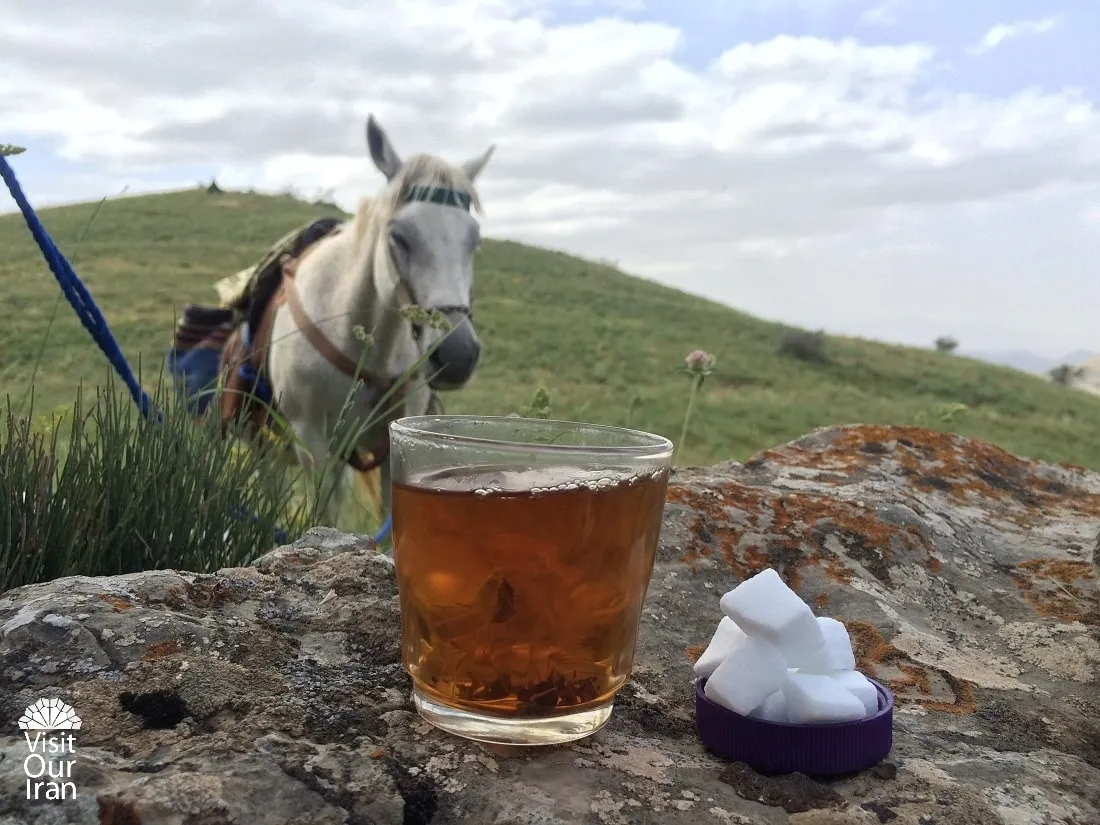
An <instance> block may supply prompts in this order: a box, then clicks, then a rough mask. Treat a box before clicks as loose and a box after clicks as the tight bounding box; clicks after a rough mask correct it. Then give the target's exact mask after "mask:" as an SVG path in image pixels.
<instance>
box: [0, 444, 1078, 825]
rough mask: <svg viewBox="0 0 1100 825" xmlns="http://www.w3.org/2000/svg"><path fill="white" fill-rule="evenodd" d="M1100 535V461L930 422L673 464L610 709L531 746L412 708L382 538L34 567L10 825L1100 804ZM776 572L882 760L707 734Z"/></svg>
mask: <svg viewBox="0 0 1100 825" xmlns="http://www.w3.org/2000/svg"><path fill="white" fill-rule="evenodd" d="M1098 533H1100V475H1098V474H1095V473H1091V472H1087V471H1085V470H1082V469H1079V468H1074V467H1067V466H1053V465H1048V464H1042V463H1037V462H1031V461H1026V460H1023V459H1020V458H1017V457H1014V456H1012V455H1009V454H1006V453H1005V452H1003V451H1001V450H998V449H996V448H995V447H992V446H990V445H988V444H984V443H981V442H976V441H970V440H967V439H964V438H960V437H952V436H948V435H943V434H940V433H936V432H931V431H927V430H922V429H915V428H913V429H907V428H877V427H852V428H831V429H827V430H821V431H817V432H814V433H811V434H810V435H808V436H806V437H805V438H803V439H800V440H799V441H796V442H794V443H792V444H788V445H786V446H784V447H782V448H779V449H776V450H770V451H767V452H765V453H762V454H761V455H759V456H757V457H756V458H754V459H753V460H751V461H749V462H747V463H746V464H744V465H741V464H736V463H728V464H722V465H718V466H716V467H710V468H705V469H693V470H690V471H682V472H679V473H678V474H677V475H676V477H675V479H674V483H673V484H672V486H671V487H670V490H669V499H668V505H667V508H666V513H665V529H664V533H663V537H662V542H661V548H660V552H659V557H658V561H657V565H656V568H655V570H654V574H653V580H652V585H651V587H650V591H649V594H648V597H647V602H646V606H645V611H644V619H643V624H642V629H641V637H640V640H639V649H638V655H637V660H636V668H635V672H634V678H633V680H632V681H631V683H630V684H629V685H628V686H627V687H626V688H625V689H624V690H623V692H622V693H621V694H620V697H619V699H618V701H617V704H616V710H615V714H614V716H613V717H612V721H611V722H610V723H609V724H608V726H607V727H606V728H605V729H604V730H603V731H601V732H600V733H598V734H597V735H595V736H593V737H591V738H589V739H588V740H585V741H582V742H579V743H576V744H573V745H570V746H563V747H559V748H553V749H546V750H534V751H522V752H519V753H515V752H505V751H501V750H498V749H492V748H485V747H482V746H479V745H476V744H473V743H469V742H465V741H463V740H458V739H454V738H451V737H448V736H446V735H444V734H441V733H439V732H436V731H435V730H434V729H432V728H431V727H429V726H428V725H427V724H425V723H424V722H422V721H421V720H420V719H419V717H418V716H417V715H416V714H415V712H414V711H413V709H412V706H411V704H410V702H409V687H410V685H409V681H408V678H407V676H406V675H405V674H404V672H403V670H402V668H401V664H400V650H399V644H398V642H399V639H398V634H399V625H398V602H397V597H396V588H395V582H394V573H393V566H392V562H391V561H390V560H389V559H388V558H386V557H385V556H382V555H379V554H377V553H375V552H374V548H373V547H372V546H371V544H370V542H369V540H363V539H357V538H355V537H351V536H346V535H342V534H340V533H336V532H334V531H330V530H315V531H313V532H311V533H310V534H309V535H307V536H306V537H305V538H304V539H303V540H301V541H299V542H298V543H297V544H295V545H292V546H289V547H284V548H280V549H278V550H276V551H274V552H272V553H270V554H268V555H267V556H265V557H263V559H261V560H260V561H259V562H258V563H257V564H256V565H255V566H254V567H250V568H242V569H232V570H222V571H220V572H219V573H217V574H215V575H195V574H192V573H186V572H178V571H159V572H148V573H141V574H135V575H129V576H115V577H111V578H102V579H94V578H69V579H62V580H58V581H54V582H49V583H45V584H41V585H36V586H28V587H23V588H20V589H18V590H13V591H11V592H9V593H7V594H5V595H4V596H3V597H0V730H2V732H3V739H0V748H2V750H0V823H6V822H29V823H42V825H45V823H70V822H72V823H75V822H88V823H115V825H137V824H138V823H141V824H142V825H153V824H154V823H172V824H173V825H185V824H186V825H218V824H219V823H236V824H237V825H245V824H246V823H272V824H273V825H274V823H279V825H292V824H296V823H303V824H304V823H318V825H327V823H349V825H350V823H362V824H363V825H367V824H368V823H371V824H376V825H390V823H393V824H394V825H398V824H399V823H404V824H405V825H425V824H426V823H433V825H451V824H452V823H493V824H494V825H565V823H592V825H617V824H621V825H628V824H630V823H661V825H680V824H681V823H684V824H685V825H686V823H715V824H716V825H726V823H745V824H753V823H761V825H763V824H764V823H777V824H778V823H787V822H790V823H795V824H796V825H839V824H840V823H853V824H854V823H869V824H870V825H873V823H888V822H889V823H895V825H951V824H952V823H957V824H958V825H977V824H978V823H1002V824H1003V825H1054V823H1062V825H1086V824H1090V823H1097V822H1100V683H1098V671H1100V601H1098V596H1097V573H1096V570H1095V567H1094V565H1095V555H1094V553H1095V547H1096V542H1097V535H1098ZM768 566H770V567H774V568H775V569H776V570H778V571H779V572H780V573H781V574H782V576H783V577H784V578H785V579H786V580H787V581H788V583H790V584H791V585H792V586H793V587H794V588H795V589H796V590H797V591H798V592H799V593H800V594H801V595H802V596H803V598H805V599H806V600H807V601H809V602H810V603H811V604H813V605H814V606H815V608H816V610H817V611H818V613H819V614H823V615H830V616H834V617H836V618H839V619H841V620H843V621H844V622H845V623H846V624H847V626H848V628H849V630H850V632H851V634H852V637H853V639H854V641H855V643H856V646H857V654H858V660H859V666H860V668H861V669H862V670H864V672H866V673H868V674H870V675H873V676H875V677H876V678H878V679H879V680H881V681H884V682H886V683H888V684H889V685H890V686H891V687H892V688H893V690H894V691H895V693H896V695H897V700H898V707H897V716H896V726H895V740H894V750H893V752H892V753H891V755H890V756H889V757H888V759H887V761H886V762H884V763H882V764H880V765H879V766H878V767H877V768H875V769H873V770H871V771H867V772H865V773H863V774H861V775H859V776H855V777H847V778H843V779H837V780H834V781H823V780H814V779H809V778H807V777H802V776H797V775H796V776H790V777H779V778H768V777H763V776H760V775H758V774H756V773H755V772H754V771H752V770H749V769H747V768H746V767H745V766H743V765H729V764H726V763H723V762H722V761H721V760H719V759H717V758H715V757H714V756H712V755H710V754H709V753H707V752H706V751H705V749H704V748H702V747H701V745H700V744H699V742H698V739H697V737H696V735H695V731H694V727H693V705H692V670H691V664H692V661H693V657H694V656H696V655H698V653H699V652H700V651H701V649H702V647H703V646H704V645H705V644H706V642H707V641H708V640H709V638H710V636H711V634H712V633H713V631H714V628H715V626H716V624H717V620H718V618H719V612H718V599H719V597H720V596H721V594H722V593H724V592H725V591H727V590H729V589H730V588H731V587H733V586H735V585H736V584H737V583H738V582H740V581H742V580H743V579H744V578H746V577H748V576H751V575H753V574H755V573H756V572H758V571H759V570H761V569H763V568H764V567H768ZM41 697H59V698H61V699H63V700H64V701H66V702H67V703H69V704H70V705H72V707H73V708H74V709H75V710H76V712H77V713H78V714H79V715H80V717H81V719H82V720H83V724H82V727H81V728H80V730H79V731H76V732H75V736H74V738H75V741H76V754H75V756H74V757H72V758H73V759H74V762H75V764H74V768H73V771H72V781H73V785H74V787H75V791H76V797H75V798H73V799H69V800H67V801H53V800H30V801H28V800H27V798H26V796H27V794H26V776H25V772H24V762H23V760H24V758H25V757H26V754H27V745H26V743H25V741H24V740H23V738H22V737H21V736H20V734H19V730H18V727H17V720H18V718H19V716H20V715H21V714H22V713H23V712H24V710H25V709H26V708H27V707H28V706H29V705H31V704H32V703H33V702H35V701H36V700H38V699H40V698H41ZM5 817H6V818H5Z"/></svg>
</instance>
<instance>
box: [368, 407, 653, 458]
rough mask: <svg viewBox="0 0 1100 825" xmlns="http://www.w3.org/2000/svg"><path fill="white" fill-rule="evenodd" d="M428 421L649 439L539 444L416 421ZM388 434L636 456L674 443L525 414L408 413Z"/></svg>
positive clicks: (620, 429) (502, 446)
mask: <svg viewBox="0 0 1100 825" xmlns="http://www.w3.org/2000/svg"><path fill="white" fill-rule="evenodd" d="M429 421H464V422H475V421H483V422H485V423H487V424H502V423H505V422H508V423H513V424H515V423H519V422H528V423H527V424H523V423H520V426H538V425H540V424H541V425H547V426H562V427H573V428H579V429H583V430H594V431H597V432H604V433H618V434H620V435H629V436H634V437H635V438H637V439H638V441H639V442H641V440H642V439H648V443H644V444H643V443H635V444H599V445H591V446H584V445H580V444H540V443H538V442H531V441H520V440H515V439H509V438H492V437H485V436H476V435H464V434H458V433H448V432H440V431H439V430H432V429H427V428H422V427H419V426H418V425H419V424H424V423H427V422H429ZM389 429H390V432H391V434H400V435H407V436H411V437H414V438H415V437H421V438H426V439H427V438H430V439H432V440H438V441H447V442H450V443H452V444H461V445H466V446H477V445H481V446H484V447H488V448H491V449H494V450H504V451H522V452H531V451H536V452H540V453H564V454H587V455H592V454H593V453H596V454H601V453H602V454H613V455H633V456H638V457H643V458H644V457H656V456H661V455H665V454H669V455H671V453H672V452H673V449H674V446H675V445H673V443H672V441H671V440H670V439H668V438H665V437H664V436H663V435H657V434H656V433H651V432H647V431H646V430H636V429H634V428H632V427H619V426H616V425H614V424H593V423H590V422H587V421H569V420H566V419H560V418H524V417H521V416H514V415H473V414H470V415H460V414H454V415H448V414H439V415H407V416H403V417H401V418H398V419H397V420H395V421H393V422H391V423H390V427H389Z"/></svg>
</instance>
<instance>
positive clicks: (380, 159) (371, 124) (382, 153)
mask: <svg viewBox="0 0 1100 825" xmlns="http://www.w3.org/2000/svg"><path fill="white" fill-rule="evenodd" d="M367 148H368V149H369V150H370V157H371V160H373V161H374V165H375V166H377V167H378V171H379V172H381V173H382V174H383V175H385V176H386V180H393V176H394V175H396V174H397V172H398V170H400V169H401V158H400V157H398V155H397V151H396V150H395V149H394V148H393V144H392V143H390V139H389V137H388V136H387V135H386V133H385V131H383V129H382V127H381V126H379V125H378V121H377V120H375V119H374V115H368V117H367Z"/></svg>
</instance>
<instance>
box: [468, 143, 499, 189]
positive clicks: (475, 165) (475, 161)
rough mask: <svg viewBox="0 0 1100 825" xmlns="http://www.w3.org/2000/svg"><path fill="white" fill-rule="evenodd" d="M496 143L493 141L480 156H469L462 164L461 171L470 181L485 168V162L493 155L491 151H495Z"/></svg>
mask: <svg viewBox="0 0 1100 825" xmlns="http://www.w3.org/2000/svg"><path fill="white" fill-rule="evenodd" d="M496 148H497V146H496V144H495V143H494V144H493V145H492V146H490V147H489V148H488V149H486V150H485V151H484V152H483V153H482V154H481V155H480V156H478V157H476V158H471V159H470V160H468V161H465V162H464V163H463V164H462V171H463V172H465V173H466V177H467V178H468V179H469V180H470V182H471V183H472V182H473V181H474V179H476V178H477V176H478V175H480V174H481V170H482V169H484V168H485V164H486V163H488V162H489V158H491V157H492V156H493V152H495V151H496Z"/></svg>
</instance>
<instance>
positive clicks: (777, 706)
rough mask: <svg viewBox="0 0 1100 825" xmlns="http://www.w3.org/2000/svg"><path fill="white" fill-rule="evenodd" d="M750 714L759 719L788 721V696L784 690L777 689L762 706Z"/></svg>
mask: <svg viewBox="0 0 1100 825" xmlns="http://www.w3.org/2000/svg"><path fill="white" fill-rule="evenodd" d="M750 715H751V716H754V717H755V718H757V719H764V720H766V721H768V722H786V721H787V697H786V696H785V695H784V694H783V691H782V690H777V691H776V692H775V693H773V694H772V695H771V696H769V697H768V698H767V699H765V700H764V701H763V703H762V704H761V705H760V707H758V708H756V710H754V711H753V712H752V713H751V714H750Z"/></svg>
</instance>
